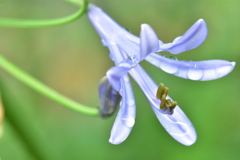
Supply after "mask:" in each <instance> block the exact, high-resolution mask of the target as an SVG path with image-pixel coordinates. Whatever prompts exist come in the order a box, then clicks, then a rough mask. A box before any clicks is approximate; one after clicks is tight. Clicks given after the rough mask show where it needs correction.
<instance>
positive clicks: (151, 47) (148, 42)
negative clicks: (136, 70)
mask: <svg viewBox="0 0 240 160" xmlns="http://www.w3.org/2000/svg"><path fill="white" fill-rule="evenodd" d="M158 48H159V40H158V37H157V35H156V33H155V32H154V30H153V29H152V27H150V26H149V25H148V24H142V25H141V33H140V60H143V59H144V58H145V57H146V56H147V55H148V54H150V53H153V52H156V51H157V50H158Z"/></svg>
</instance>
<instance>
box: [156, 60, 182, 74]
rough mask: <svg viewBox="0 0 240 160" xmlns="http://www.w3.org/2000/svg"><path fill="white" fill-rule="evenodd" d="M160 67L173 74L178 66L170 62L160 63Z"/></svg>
mask: <svg viewBox="0 0 240 160" xmlns="http://www.w3.org/2000/svg"><path fill="white" fill-rule="evenodd" d="M160 68H161V69H162V70H163V71H165V72H167V73H170V74H174V73H176V72H177V71H178V68H177V66H176V65H174V64H171V63H161V64H160Z"/></svg>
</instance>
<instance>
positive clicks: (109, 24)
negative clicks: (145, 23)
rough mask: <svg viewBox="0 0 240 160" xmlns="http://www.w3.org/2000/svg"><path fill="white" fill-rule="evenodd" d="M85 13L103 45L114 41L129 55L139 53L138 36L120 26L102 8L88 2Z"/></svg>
mask: <svg viewBox="0 0 240 160" xmlns="http://www.w3.org/2000/svg"><path fill="white" fill-rule="evenodd" d="M87 15H88V18H89V20H90V22H91V23H92V25H93V27H94V28H95V29H96V31H97V32H98V34H99V35H100V37H101V38H102V42H103V45H104V46H109V42H111V43H116V44H117V45H118V46H120V47H121V48H122V49H123V50H124V51H125V52H126V53H127V54H128V56H129V57H132V56H133V55H138V54H139V52H140V49H139V43H140V39H139V37H137V36H135V35H133V34H131V33H130V32H129V31H127V30H126V29H125V28H123V27H121V26H120V25H119V24H118V23H116V22H115V21H114V20H113V19H112V18H111V17H109V16H108V15H107V14H106V13H105V12H104V11H102V9H100V8H98V7H97V6H95V5H92V4H89V7H88V13H87Z"/></svg>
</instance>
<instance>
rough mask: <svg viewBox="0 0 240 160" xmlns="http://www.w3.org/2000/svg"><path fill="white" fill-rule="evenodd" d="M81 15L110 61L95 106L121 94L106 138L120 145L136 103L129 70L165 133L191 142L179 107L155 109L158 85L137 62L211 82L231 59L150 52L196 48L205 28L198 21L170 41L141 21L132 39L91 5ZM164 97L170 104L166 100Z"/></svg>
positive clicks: (192, 137)
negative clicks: (181, 57) (198, 58)
mask: <svg viewBox="0 0 240 160" xmlns="http://www.w3.org/2000/svg"><path fill="white" fill-rule="evenodd" d="M87 14H88V18H89V20H90V22H91V23H92V25H93V26H94V28H95V29H96V31H97V32H98V34H99V35H100V37H101V39H102V43H103V45H104V46H107V47H108V48H109V50H110V58H111V59H112V60H113V61H114V63H115V66H114V67H112V68H110V69H109V70H108V71H107V73H106V75H107V78H106V79H105V81H104V82H103V81H102V82H103V83H101V85H100V88H99V97H100V101H101V100H103V101H102V102H103V103H101V104H102V105H104V103H105V102H107V103H106V104H105V105H109V106H114V107H116V104H118V102H119V101H120V99H119V96H121V97H122V100H121V102H120V109H119V111H118V114H117V117H116V119H115V122H114V125H113V128H112V131H111V136H110V139H109V142H110V143H112V144H119V143H122V142H123V141H124V140H125V139H126V138H127V137H128V135H129V134H130V132H131V130H132V127H133V126H134V123H135V116H136V103H135V100H134V95H133V91H132V87H131V83H130V81H129V77H128V73H129V74H130V75H131V76H132V77H133V79H134V80H135V81H136V82H137V83H138V85H139V86H140V88H141V89H142V91H143V93H144V94H145V96H146V98H147V99H148V101H149V103H150V106H151V107H152V109H153V111H154V112H155V114H156V116H157V118H158V120H159V121H160V123H161V124H162V125H163V127H164V128H165V129H166V131H167V132H168V133H169V134H170V135H171V136H172V137H173V138H174V139H176V140H177V141H179V142H180V143H182V144H184V145H191V144H193V143H194V142H195V141H196V137H197V136H196V132H195V129H194V127H193V125H192V123H191V122H190V121H189V119H188V118H187V117H186V115H185V114H184V113H183V111H182V110H181V109H180V107H179V106H178V105H177V106H175V105H176V103H174V104H175V105H174V107H172V108H171V107H170V108H168V107H165V108H164V109H161V108H160V107H159V106H160V104H161V103H163V102H161V100H160V99H161V96H159V97H160V98H157V97H158V96H157V97H156V93H157V90H158V85H157V84H156V83H155V82H154V81H153V80H152V79H151V77H150V76H149V75H148V74H147V73H146V72H145V70H144V69H143V68H142V67H141V66H140V65H139V62H141V61H142V60H147V61H148V62H150V63H152V64H153V65H155V66H157V67H159V68H161V69H162V70H163V71H165V72H167V73H170V74H174V75H176V76H179V77H182V78H186V79H191V80H200V81H204V80H212V79H217V78H220V77H223V76H225V75H227V74H228V73H230V72H231V71H232V69H233V68H234V65H235V62H228V61H225V60H208V61H198V62H193V61H179V60H176V59H169V58H166V57H164V56H161V55H160V54H156V52H161V51H168V52H170V53H172V54H178V53H181V52H183V51H187V50H191V49H194V48H196V47H198V46H199V45H200V44H202V42H203V41H204V40H205V38H206V36H207V26H206V23H205V22H204V20H202V19H200V20H198V21H197V22H196V23H195V24H194V25H193V26H192V27H191V28H190V29H189V30H187V31H186V32H185V33H184V34H183V36H180V37H177V38H176V39H174V41H173V42H172V43H167V44H165V43H163V42H162V41H160V40H158V37H157V35H156V34H155V32H154V30H153V29H152V28H151V27H150V26H149V25H147V24H142V25H141V33H140V37H137V36H135V35H133V34H131V33H130V32H128V31H127V30H126V29H125V28H123V27H121V26H120V25H119V24H117V23H116V22H115V21H114V20H113V19H111V18H110V17H109V16H108V15H107V14H106V13H105V12H103V11H102V10H101V9H100V8H98V7H96V6H94V5H91V4H90V5H89V8H88V13H87ZM165 91H166V90H165ZM165 91H164V92H165ZM117 93H119V95H118V94H117ZM166 93H167V91H166ZM164 96H165V98H166V99H167V100H168V102H169V103H170V102H171V98H170V97H169V96H167V95H164ZM109 99H110V100H109ZM107 107H108V106H107ZM173 108H174V109H173Z"/></svg>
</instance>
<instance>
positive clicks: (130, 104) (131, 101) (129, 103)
mask: <svg viewBox="0 0 240 160" xmlns="http://www.w3.org/2000/svg"><path fill="white" fill-rule="evenodd" d="M127 103H128V106H133V105H135V101H134V100H132V99H131V100H128V102H127Z"/></svg>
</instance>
